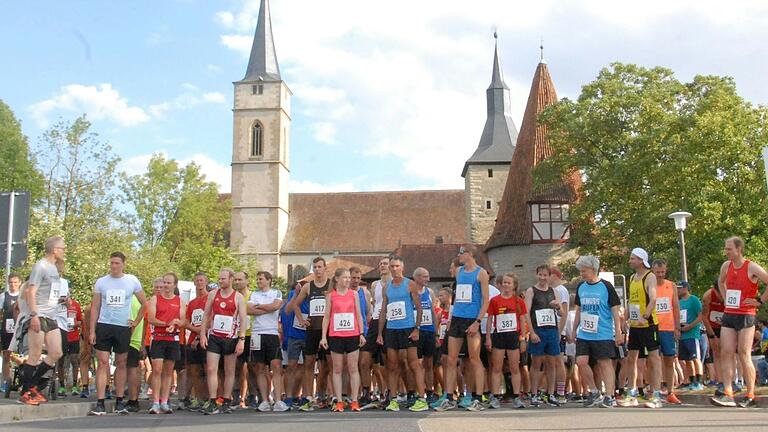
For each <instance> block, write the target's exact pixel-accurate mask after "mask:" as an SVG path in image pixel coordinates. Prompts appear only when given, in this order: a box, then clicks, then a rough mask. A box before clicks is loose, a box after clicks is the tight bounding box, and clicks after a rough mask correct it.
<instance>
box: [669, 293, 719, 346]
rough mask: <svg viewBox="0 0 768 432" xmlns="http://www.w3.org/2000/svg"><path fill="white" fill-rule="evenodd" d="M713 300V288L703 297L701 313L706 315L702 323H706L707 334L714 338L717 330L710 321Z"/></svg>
mask: <svg viewBox="0 0 768 432" xmlns="http://www.w3.org/2000/svg"><path fill="white" fill-rule="evenodd" d="M711 301H712V290H708V291H707V292H706V293H704V296H703V297H702V298H701V314H702V315H703V316H704V319H702V320H701V322H702V324H704V329H705V330H706V331H707V336H708V337H709V338H712V337H714V336H715V331H714V330H713V329H712V325H711V324H710V323H709V303H710V302H711ZM678 315H679V314H678ZM678 319H679V318H678ZM678 326H679V324H678Z"/></svg>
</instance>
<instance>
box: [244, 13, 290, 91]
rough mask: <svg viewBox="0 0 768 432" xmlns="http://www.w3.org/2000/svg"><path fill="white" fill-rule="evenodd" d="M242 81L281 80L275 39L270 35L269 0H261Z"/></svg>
mask: <svg viewBox="0 0 768 432" xmlns="http://www.w3.org/2000/svg"><path fill="white" fill-rule="evenodd" d="M243 81H281V78H280V65H279V64H278V63H277V53H276V52H275V40H274V38H273V37H272V17H271V15H270V13H269V0H261V8H260V9H259V20H258V22H257V23H256V33H255V34H254V36H253V46H252V47H251V57H250V59H249V60H248V69H247V70H246V71H245V77H244V78H243Z"/></svg>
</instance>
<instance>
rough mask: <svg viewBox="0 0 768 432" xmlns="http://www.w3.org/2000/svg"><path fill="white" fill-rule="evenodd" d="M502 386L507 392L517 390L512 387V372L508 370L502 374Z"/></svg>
mask: <svg viewBox="0 0 768 432" xmlns="http://www.w3.org/2000/svg"><path fill="white" fill-rule="evenodd" d="M504 387H505V390H506V392H507V393H512V392H513V391H515V390H517V389H513V388H512V373H510V372H507V373H505V374H504Z"/></svg>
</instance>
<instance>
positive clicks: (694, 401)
mask: <svg viewBox="0 0 768 432" xmlns="http://www.w3.org/2000/svg"><path fill="white" fill-rule="evenodd" d="M677 397H678V398H679V399H680V402H682V403H684V404H686V405H695V406H707V407H713V408H715V407H714V406H713V405H712V403H711V402H710V401H709V400H710V398H711V397H712V395H711V394H680V393H677ZM739 400H740V398H739V396H736V401H737V402H738V401H739ZM755 400H756V401H757V405H758V408H764V407H768V396H762V395H756V396H755Z"/></svg>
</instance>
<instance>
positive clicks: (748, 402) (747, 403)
mask: <svg viewBox="0 0 768 432" xmlns="http://www.w3.org/2000/svg"><path fill="white" fill-rule="evenodd" d="M739 406H740V407H742V408H757V401H756V400H755V399H753V398H751V397H745V398H744V399H742V400H741V402H739Z"/></svg>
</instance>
